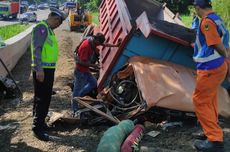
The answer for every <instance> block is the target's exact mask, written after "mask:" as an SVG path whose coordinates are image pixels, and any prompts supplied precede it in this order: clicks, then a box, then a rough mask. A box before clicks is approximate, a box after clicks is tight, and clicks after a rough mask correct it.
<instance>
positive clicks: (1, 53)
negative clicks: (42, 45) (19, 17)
mask: <svg viewBox="0 0 230 152" xmlns="http://www.w3.org/2000/svg"><path fill="white" fill-rule="evenodd" d="M34 26H35V25H32V26H31V27H29V28H28V29H26V30H25V31H24V32H22V33H20V34H18V35H16V36H14V37H12V38H10V39H8V40H6V41H5V43H6V46H5V47H2V48H0V58H1V59H2V60H3V62H4V63H5V65H6V66H7V68H8V69H9V71H11V70H12V69H13V68H14V67H15V65H16V64H17V62H18V61H19V59H20V58H21V57H22V55H23V54H24V53H25V52H26V50H27V49H28V47H29V45H30V41H31V31H32V29H33V27H34ZM28 66H29V65H28ZM6 75H7V71H6V70H5V68H4V67H3V66H2V65H1V64H0V76H3V77H5V76H6Z"/></svg>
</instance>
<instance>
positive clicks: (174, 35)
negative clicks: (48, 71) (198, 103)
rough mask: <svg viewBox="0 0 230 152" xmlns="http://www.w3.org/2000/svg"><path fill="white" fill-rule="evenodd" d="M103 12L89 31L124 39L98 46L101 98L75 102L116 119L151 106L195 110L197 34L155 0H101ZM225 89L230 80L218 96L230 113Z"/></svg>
mask: <svg viewBox="0 0 230 152" xmlns="http://www.w3.org/2000/svg"><path fill="white" fill-rule="evenodd" d="M99 11H100V16H99V21H100V25H99V27H94V29H93V30H90V31H91V32H93V33H96V32H102V33H103V34H104V35H105V37H106V42H109V43H117V42H118V41H119V40H120V39H122V43H121V45H120V47H119V48H107V47H101V48H100V60H99V62H100V65H101V69H100V71H99V77H98V91H99V94H98V96H97V99H92V98H88V97H83V98H75V100H76V102H78V103H79V104H80V105H82V106H83V107H86V109H90V110H93V111H94V112H96V113H97V114H99V115H100V116H101V117H102V118H101V119H103V118H106V119H109V120H110V121H113V122H115V123H118V122H119V121H120V120H122V119H127V118H131V117H134V116H137V115H139V114H141V113H144V112H146V111H148V110H149V109H151V108H153V107H160V108H166V109H172V110H178V111H184V112H194V107H193V104H192V93H193V90H194V88H195V84H196V71H195V63H194V61H193V58H192V56H193V45H192V44H193V43H194V41H195V32H194V31H192V30H190V29H188V28H186V27H185V26H184V25H183V23H182V21H181V20H180V19H179V18H178V17H177V16H175V15H174V14H173V13H172V12H171V11H170V10H169V9H168V8H167V7H166V4H161V3H159V2H157V1H155V0H142V1H141V2H140V0H103V1H102V2H101V5H100V8H99ZM88 31H89V30H88ZM227 90H229V83H228V82H227V81H226V82H225V83H224V84H223V85H222V87H220V88H219V94H218V95H219V96H218V101H219V114H220V115H222V116H224V117H230V100H229V94H228V91H227ZM85 111H87V110H85V109H84V108H83V110H79V112H80V113H81V112H85ZM94 120H95V121H96V120H99V119H98V118H95V119H94Z"/></svg>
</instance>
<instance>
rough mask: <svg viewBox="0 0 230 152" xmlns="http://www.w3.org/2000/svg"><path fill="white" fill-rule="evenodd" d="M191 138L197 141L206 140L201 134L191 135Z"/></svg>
mask: <svg viewBox="0 0 230 152" xmlns="http://www.w3.org/2000/svg"><path fill="white" fill-rule="evenodd" d="M192 137H193V138H195V139H199V140H206V139H207V136H205V134H204V133H203V132H199V133H192Z"/></svg>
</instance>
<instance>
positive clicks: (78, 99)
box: [74, 97, 120, 124]
mask: <svg viewBox="0 0 230 152" xmlns="http://www.w3.org/2000/svg"><path fill="white" fill-rule="evenodd" d="M82 99H83V100H84V98H79V97H76V98H74V100H75V101H76V102H78V103H80V104H81V105H83V106H85V107H87V108H89V109H91V110H92V111H94V112H96V113H97V114H99V115H101V116H103V117H105V118H106V119H108V120H110V121H112V122H114V123H116V124H118V123H119V122H120V120H118V119H115V118H114V117H111V116H109V115H108V114H106V113H104V112H102V111H100V110H98V109H96V108H94V107H93V106H91V105H89V104H88V103H86V102H84V101H82ZM86 100H87V99H86ZM88 100H89V99H88ZM91 101H92V100H91ZM97 101H98V100H97Z"/></svg>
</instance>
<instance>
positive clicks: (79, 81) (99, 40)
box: [71, 33, 120, 116]
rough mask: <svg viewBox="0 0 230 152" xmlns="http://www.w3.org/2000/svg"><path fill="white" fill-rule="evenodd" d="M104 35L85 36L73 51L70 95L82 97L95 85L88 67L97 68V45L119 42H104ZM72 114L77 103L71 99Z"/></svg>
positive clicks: (109, 45)
mask: <svg viewBox="0 0 230 152" xmlns="http://www.w3.org/2000/svg"><path fill="white" fill-rule="evenodd" d="M104 41H105V36H104V35H103V34H102V33H97V34H96V35H93V36H89V37H86V38H85V39H84V40H83V41H82V42H81V43H80V45H79V46H78V47H77V49H76V51H75V53H76V54H75V55H76V68H75V71H74V88H73V95H72V97H73V98H74V97H83V96H85V95H87V94H88V93H89V92H91V91H92V90H93V89H94V88H96V87H97V80H96V78H95V77H94V76H93V75H92V74H91V73H90V68H94V69H98V68H99V66H98V65H97V64H95V61H96V60H97V58H98V56H99V52H98V49H97V47H98V46H100V45H101V46H105V47H118V46H119V44H120V43H118V44H116V45H113V44H108V43H106V44H104ZM71 105H72V110H73V116H74V114H75V112H76V111H77V110H78V104H77V103H76V102H74V101H73V99H72V100H71Z"/></svg>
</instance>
